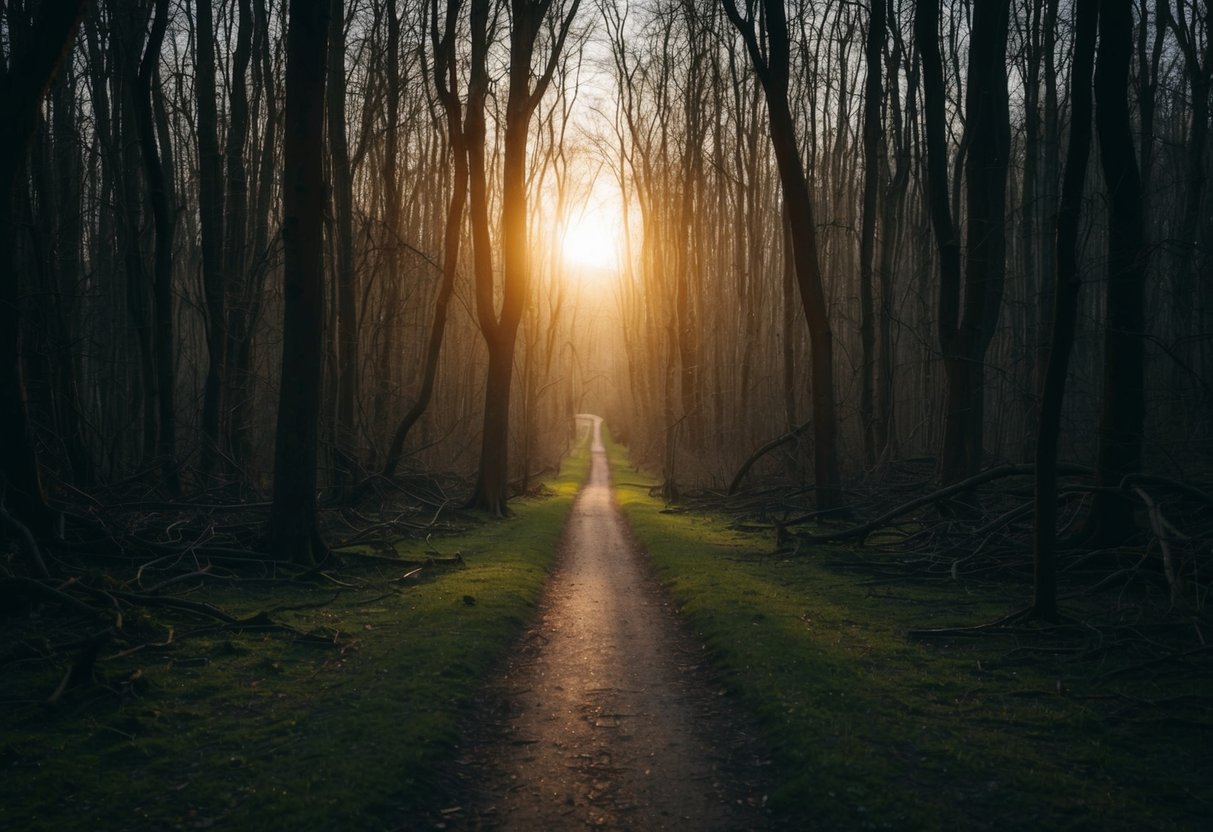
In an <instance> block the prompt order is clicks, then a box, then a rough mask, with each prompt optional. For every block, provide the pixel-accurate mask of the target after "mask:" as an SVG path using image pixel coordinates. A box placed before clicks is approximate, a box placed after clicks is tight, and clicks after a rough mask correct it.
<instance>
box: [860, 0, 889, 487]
mask: <svg viewBox="0 0 1213 832" xmlns="http://www.w3.org/2000/svg"><path fill="white" fill-rule="evenodd" d="M884 41H885V3H884V0H872V8H871V12H870V14H869V17H868V37H867V43H866V48H865V50H864V58H865V60H866V62H867V80H866V82H865V84H864V91H863V95H864V98H863V170H864V173H863V177H864V178H863V213H862V217H861V219H860V234H859V303H860V315H861V318H860V323H859V337H860V344H861V354H860V364H861V369H860V388H859V419H860V422H861V423H862V425H861V427H862V429H863V461H864V465H865V466H866V467H867V468H869V469H871V468H874V467H875V465H876V455H877V454H878V453H879V450H880V449H879V447H878V440H877V428H876V422H877V419H876V414H875V406H874V399H875V390H876V378H875V374H876V321H875V300H874V298H873V291H872V271H873V268H872V266H873V260H874V259H875V250H876V216H877V209H876V197H877V194H878V193H879V187H880V171H881V170H882V167H883V166H882V165H881V158H880V157H881V151H882V150H883V145H884V142H883V130H882V129H881V128H882V125H881V103H882V98H883V96H884V93H883V89H882V88H883V81H884V64H883V63H882V61H881V55H882V53H883V50H884ZM885 233H887V231H886V232H885Z"/></svg>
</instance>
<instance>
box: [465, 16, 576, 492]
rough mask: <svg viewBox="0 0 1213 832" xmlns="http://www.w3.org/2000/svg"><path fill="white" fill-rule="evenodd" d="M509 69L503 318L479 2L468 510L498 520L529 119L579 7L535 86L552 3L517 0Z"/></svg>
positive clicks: (523, 264) (522, 261)
mask: <svg viewBox="0 0 1213 832" xmlns="http://www.w3.org/2000/svg"><path fill="white" fill-rule="evenodd" d="M510 5H511V12H510V65H509V80H508V87H509V92H508V97H507V99H506V103H505V141H504V147H503V151H502V171H501V259H502V298H501V312H500V314H498V313H497V311H496V302H495V298H494V294H495V293H494V286H495V278H494V275H493V264H492V254H491V251H490V249H489V245H490V242H489V227H488V193H487V183H486V180H485V146H484V140H485V124H484V120H485V113H484V108H485V101H486V98H487V95H488V87H489V78H488V70H487V67H486V61H487V53H488V16H489V9H488V3H487V2H485V0H473V2H472V7H471V18H472V68H471V76H470V80H469V87H468V91H469V94H468V98H469V100H468V115H467V123H468V127H467V132H468V150H469V153H468V155H469V162H470V164H469V171H470V176H471V189H470V196H471V211H472V214H471V218H472V225H473V247H474V252H475V275H476V315H477V319H478V321H479V324H480V329H481V332H482V333H483V334H484V340H485V344H486V345H487V347H488V351H489V370H488V378H487V380H486V383H485V406H484V431H483V434H482V437H481V447H480V465H479V470H478V473H477V477H476V486H475V490H474V491H473V493H472V498H471V500H470V502H469V505H470V506H472V507H474V508H479V509H483V510H485V511H488V512H490V513H492V514H495V515H504V514H506V513H508V507H507V505H506V502H507V499H508V497H509V495H508V481H509V435H510V387H511V384H512V382H513V370H514V345H515V343H516V342H517V336H518V325H519V323H520V322H521V320H522V312H523V309H524V308H525V306H526V300H527V294H528V291H529V289H528V284H529V282H530V263H529V260H530V253H529V251H528V244H527V219H528V214H527V203H528V200H527V182H526V170H527V138H528V135H529V132H530V122H531V116H532V115H533V114H534V112H535V108H536V107H537V106H538V105H539V101H540V100H541V99H542V98H543V95H544V92H546V90H547V87H548V85H549V84H550V83H551V80H552V74H553V72H554V71H555V69H556V62H557V60H558V59H559V57H560V53H561V52H562V51H563V47H564V41H565V37H566V36H567V35H568V31H569V27H570V26H572V23H573V16H574V15H575V14H576V13H577V7H578V5H579V0H573V2H572V3H571V4H570V5H569V9H568V11H567V12H566V16H565V18H564V19H563V20H562V21H560V22H559V23H558V24H557V25H555V26H553V29H557V30H558V32H557V33H556V41H555V42H554V43H553V44H552V45H551V46H550V49H549V53H548V56H547V57H548V61H547V65H546V67H545V68H544V69H543V71H542V74H541V75H540V76H539V78H538V79H537V80H534V82H533V83H532V80H533V77H534V68H533V67H532V63H533V59H534V55H535V45H536V39H537V37H538V35H539V32H540V30H541V28H542V27H543V23H544V19H545V17H546V13H547V11H548V9H549V7H550V5H551V3H550V0H511V4H510Z"/></svg>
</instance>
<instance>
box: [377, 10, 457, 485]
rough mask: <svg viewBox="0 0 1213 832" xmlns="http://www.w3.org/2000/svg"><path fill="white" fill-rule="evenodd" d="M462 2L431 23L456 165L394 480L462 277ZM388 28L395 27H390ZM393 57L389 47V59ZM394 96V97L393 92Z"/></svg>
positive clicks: (399, 430)
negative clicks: (458, 60)
mask: <svg viewBox="0 0 1213 832" xmlns="http://www.w3.org/2000/svg"><path fill="white" fill-rule="evenodd" d="M459 2H460V0H448V3H447V16H446V21H445V28H444V30H443V33H442V35H441V36H439V34H438V31H439V30H438V21H437V20H434V21H431V26H433V29H432V30H431V37H432V39H433V42H434V56H435V61H434V82H435V86H436V88H437V90H438V97H439V100H440V101H441V103H442V106H443V110H444V112H445V113H446V123H447V137H448V139H449V141H450V143H451V162H452V165H453V166H454V169H455V170H454V176H453V182H452V185H451V200H450V203H449V205H448V207H447V215H446V228H445V231H444V237H443V248H442V284H441V285H440V286H439V287H438V297H437V298H436V299H435V301H434V318H433V323H432V324H431V325H430V337H429V341H428V342H427V344H426V351H425V367H424V369H423V370H422V376H421V389H420V390H419V391H418V393H417V400H416V401H415V402H413V406H412V407H410V408H409V410H408V412H407V413H405V414H404V418H402V419H401V420H400V424H399V425H397V427H396V432H395V434H393V436H392V444H391V447H389V448H388V452H387V459H386V460H385V462H384V464H383V471H382V475H383V476H384V477H391V476H392V475H393V474H394V473H396V466H398V465H399V464H400V457H401V455H402V454H403V453H404V442H405V439H406V438H407V437H408V434H409V431H410V430H412V429H413V425H415V424H416V423H417V420H418V419H420V418H421V416H422V414H424V413H425V411H426V409H427V408H428V407H429V405H430V399H431V398H432V397H433V395H434V381H435V379H436V378H437V376H438V358H439V356H440V355H441V352H442V341H443V335H444V334H445V332H446V319H447V308H448V306H449V305H450V302H451V295H452V294H453V293H454V290H455V277H456V275H457V274H458V272H459V243H460V237H461V235H462V233H463V216H464V209H465V207H466V205H467V194H468V157H467V138H466V136H465V135H464V130H463V114H462V108H461V106H460V102H459V98H458V96H457V93H456V85H457V83H458V75H457V74H456V65H455V32H456V27H457V24H458V11H459ZM389 27H391V24H390V23H389ZM389 31H394V32H395V35H394V36H391V35H389V40H390V41H391V42H398V40H399V33H400V27H399V24H398V23H397V24H396V25H395V26H394V27H392V28H389ZM391 52H392V48H391V46H389V54H390V53H391ZM389 95H390V93H389Z"/></svg>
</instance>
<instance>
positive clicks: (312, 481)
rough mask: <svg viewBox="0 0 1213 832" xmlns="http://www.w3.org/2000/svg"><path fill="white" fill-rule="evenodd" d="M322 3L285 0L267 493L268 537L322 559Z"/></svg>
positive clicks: (271, 543)
mask: <svg viewBox="0 0 1213 832" xmlns="http://www.w3.org/2000/svg"><path fill="white" fill-rule="evenodd" d="M328 33H329V4H328V3H316V2H313V0H291V2H290V21H289V25H288V29H287V43H286V49H287V59H286V127H285V130H284V133H283V154H284V156H283V171H282V183H283V184H282V210H283V223H282V236H283V242H284V243H285V263H284V266H283V293H284V311H283V331H282V374H281V381H280V387H279V397H278V427H277V436H276V439H275V443H274V501H273V505H272V506H271V508H270V518H269V525H268V528H267V530H266V538H267V540H266V542H267V545H268V548H269V550H270V551H271V552H272V553H274V554H275V555H277V556H278V557H281V558H284V559H290V560H293V561H295V562H296V563H302V564H309V565H310V564H313V563H316V562H317V561H319V560H320V559H322V558H323V556H324V554H325V547H324V543H323V541H322V540H321V538H320V532H319V530H318V528H317V526H316V443H317V434H318V424H319V417H320V378H321V371H322V366H321V362H322V347H323V344H322V332H321V329H322V327H323V325H324V244H323V240H324V206H325V203H326V201H327V200H326V196H325V192H324V155H323V154H324V87H325V74H326V73H325V70H326V58H327V51H328V48H327V47H328V44H327V40H328Z"/></svg>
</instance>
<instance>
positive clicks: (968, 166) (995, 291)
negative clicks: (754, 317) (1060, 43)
mask: <svg viewBox="0 0 1213 832" xmlns="http://www.w3.org/2000/svg"><path fill="white" fill-rule="evenodd" d="M938 11H939V10H938V8H937V7H936V5H935V4H934V3H925V4H922V5H920V6H919V7H918V12H917V17H916V19H915V29H916V33H917V36H918V46H919V53H920V55H921V60H922V65H923V82H924V93H925V96H926V108H927V112H926V116H927V157H928V159H927V166H928V176H927V180H928V182H927V187H928V189H929V191H930V203H931V217H932V224H933V225H934V226H935V236H936V242H937V245H938V247H939V253H940V280H939V306H938V330H939V343H940V348H941V351H942V353H943V362H944V371H945V373H946V375H947V393H946V404H945V414H944V416H945V424H944V438H943V448H942V450H941V452H940V460H939V476H940V480H941V481H942V482H943V483H945V484H948V483H953V482H956V481H958V480H962V479H965V478H967V477H968V476H971V475H972V474H974V473H976V472H977V471H978V470H979V469H980V468H981V464H982V455H983V450H984V448H983V430H984V403H985V356H986V349H987V348H988V347H989V344H990V339H991V338H992V337H993V335H994V327H995V324H996V323H997V320H998V314H999V310H1000V308H1001V305H1002V291H1003V282H1004V278H1005V270H1006V232H1005V227H1004V226H1005V222H1004V221H1005V216H1006V177H1007V161H1008V160H1007V156H1008V150H1009V145H1010V127H1009V118H1010V116H1009V113H1008V103H1007V76H1006V45H1007V24H1008V14H1009V2H1008V0H991V2H988V3H981V4H978V5H976V6H975V7H974V10H973V31H972V34H971V35H970V45H969V75H968V88H967V90H966V95H965V110H966V120H967V121H966V136H965V141H964V144H965V147H966V153H965V197H966V203H967V207H968V220H967V223H966V226H967V227H966V231H965V233H966V238H967V239H966V242H967V252H966V257H965V271H964V298H963V304H962V300H961V280H960V278H961V265H960V241H959V238H958V235H957V232H956V229H955V227H954V226H953V225H952V219H951V211H950V210H949V209H948V207H947V204H946V199H947V174H946V166H947V144H946V138H945V135H944V129H945V122H944V119H945V113H944V100H943V96H944V86H943V73H942V61H941V60H940V55H939V44H938V37H939V34H938Z"/></svg>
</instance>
